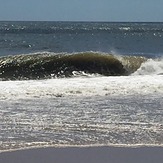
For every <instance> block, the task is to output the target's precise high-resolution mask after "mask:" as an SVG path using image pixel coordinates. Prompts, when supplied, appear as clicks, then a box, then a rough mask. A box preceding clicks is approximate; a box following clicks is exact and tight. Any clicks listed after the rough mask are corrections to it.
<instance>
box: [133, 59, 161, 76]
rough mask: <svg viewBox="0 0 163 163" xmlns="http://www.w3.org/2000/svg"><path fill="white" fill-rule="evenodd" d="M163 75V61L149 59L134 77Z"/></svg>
mask: <svg viewBox="0 0 163 163" xmlns="http://www.w3.org/2000/svg"><path fill="white" fill-rule="evenodd" d="M160 74H163V59H159V60H158V59H157V60H153V59H149V60H148V61H147V62H145V63H143V64H142V65H141V67H140V68H139V69H138V70H137V71H136V72H135V73H134V74H133V75H160Z"/></svg>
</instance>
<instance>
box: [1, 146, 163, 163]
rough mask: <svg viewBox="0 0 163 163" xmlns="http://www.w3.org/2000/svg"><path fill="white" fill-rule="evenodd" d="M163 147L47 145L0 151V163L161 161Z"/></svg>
mask: <svg viewBox="0 0 163 163" xmlns="http://www.w3.org/2000/svg"><path fill="white" fill-rule="evenodd" d="M162 162H163V147H134V148H133V147H111V146H108V147H62V148H55V147H47V148H38V149H26V150H18V151H11V152H2V153H0V163H162Z"/></svg>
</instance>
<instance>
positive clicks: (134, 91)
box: [0, 22, 163, 152]
mask: <svg viewBox="0 0 163 163" xmlns="http://www.w3.org/2000/svg"><path fill="white" fill-rule="evenodd" d="M92 145H104V146H107V145H115V146H116V145H118V146H119V145H121V146H140V145H141V146H163V23H115V22H114V23H111V22H110V23H108V22H0V152H3V151H6V150H17V149H22V148H34V147H44V146H92Z"/></svg>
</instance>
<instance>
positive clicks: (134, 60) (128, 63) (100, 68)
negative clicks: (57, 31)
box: [0, 52, 147, 80]
mask: <svg viewBox="0 0 163 163" xmlns="http://www.w3.org/2000/svg"><path fill="white" fill-rule="evenodd" d="M145 61H147V58H145V57H141V56H116V55H111V54H106V53H100V52H81V53H71V54H67V53H65V54H63V53H62V54H56V53H49V52H42V53H32V54H28V55H14V56H6V57H1V58H0V78H1V80H27V79H46V78H58V77H75V76H91V75H102V76H122V75H130V74H132V73H134V72H135V71H137V70H138V69H139V68H140V67H141V64H142V63H144V62H145ZM145 63H146V62H145Z"/></svg>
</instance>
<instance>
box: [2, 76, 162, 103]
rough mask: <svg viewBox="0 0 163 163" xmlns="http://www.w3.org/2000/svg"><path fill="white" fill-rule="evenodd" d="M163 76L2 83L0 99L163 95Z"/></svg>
mask: <svg viewBox="0 0 163 163" xmlns="http://www.w3.org/2000/svg"><path fill="white" fill-rule="evenodd" d="M162 81H163V75H155V76H150V75H143V76H121V77H101V76H100V77H76V78H62V79H48V80H29V81H1V82H0V88H1V92H0V99H1V100H2V99H4V100H5V99H21V98H22V99H25V98H45V97H59V96H105V95H116V96H118V95H133V94H153V93H155V94H157V93H163V82H162Z"/></svg>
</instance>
